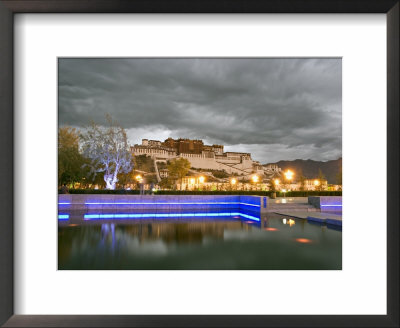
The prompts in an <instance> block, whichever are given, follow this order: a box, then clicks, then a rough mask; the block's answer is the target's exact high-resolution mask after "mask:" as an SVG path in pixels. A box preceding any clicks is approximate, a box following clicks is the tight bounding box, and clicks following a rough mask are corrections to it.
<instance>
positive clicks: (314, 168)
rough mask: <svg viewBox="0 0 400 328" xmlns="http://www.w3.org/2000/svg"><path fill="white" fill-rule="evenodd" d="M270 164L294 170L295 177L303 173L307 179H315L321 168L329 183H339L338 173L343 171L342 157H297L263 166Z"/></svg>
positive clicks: (284, 169)
mask: <svg viewBox="0 0 400 328" xmlns="http://www.w3.org/2000/svg"><path fill="white" fill-rule="evenodd" d="M269 164H276V165H278V166H279V167H280V168H281V169H282V171H286V170H288V169H290V170H292V171H293V172H294V175H295V179H296V178H298V177H299V176H300V175H301V174H303V176H304V177H305V178H306V179H315V178H317V177H318V174H319V170H321V171H322V173H323V174H324V176H325V177H326V179H327V180H328V183H329V184H337V183H338V175H339V174H341V172H342V158H341V157H340V158H338V159H334V160H328V161H315V160H312V159H295V160H292V161H284V160H282V161H278V162H274V163H266V164H263V166H266V165H269Z"/></svg>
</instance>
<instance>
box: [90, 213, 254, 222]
mask: <svg viewBox="0 0 400 328" xmlns="http://www.w3.org/2000/svg"><path fill="white" fill-rule="evenodd" d="M194 216H199V217H205V216H211V217H216V216H225V217H227V216H228V217H230V216H242V217H245V218H247V219H251V220H254V221H260V219H259V218H257V217H255V216H251V215H247V214H242V213H144V214H137V213H126V214H85V215H84V220H101V219H132V218H169V217H174V218H178V217H194Z"/></svg>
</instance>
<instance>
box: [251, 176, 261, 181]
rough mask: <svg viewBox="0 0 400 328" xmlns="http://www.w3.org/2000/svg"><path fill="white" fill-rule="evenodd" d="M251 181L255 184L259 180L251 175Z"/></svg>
mask: <svg viewBox="0 0 400 328" xmlns="http://www.w3.org/2000/svg"><path fill="white" fill-rule="evenodd" d="M251 180H252V181H253V182H254V183H257V182H258V180H259V177H258V175H253V176H252V177H251Z"/></svg>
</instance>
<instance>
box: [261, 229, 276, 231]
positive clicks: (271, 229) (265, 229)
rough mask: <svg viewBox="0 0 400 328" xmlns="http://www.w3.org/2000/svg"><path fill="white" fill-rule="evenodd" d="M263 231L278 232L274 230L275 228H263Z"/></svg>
mask: <svg viewBox="0 0 400 328" xmlns="http://www.w3.org/2000/svg"><path fill="white" fill-rule="evenodd" d="M264 230H267V231H278V229H276V228H264Z"/></svg>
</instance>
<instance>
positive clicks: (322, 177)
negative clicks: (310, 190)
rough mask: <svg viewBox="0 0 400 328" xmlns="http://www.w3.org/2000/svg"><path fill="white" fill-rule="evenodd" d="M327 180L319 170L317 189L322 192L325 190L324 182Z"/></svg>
mask: <svg viewBox="0 0 400 328" xmlns="http://www.w3.org/2000/svg"><path fill="white" fill-rule="evenodd" d="M325 180H326V178H325V175H324V174H323V173H322V170H321V169H318V181H319V184H318V185H317V187H316V189H317V190H319V191H321V190H323V189H324V186H323V182H324V181H325Z"/></svg>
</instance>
